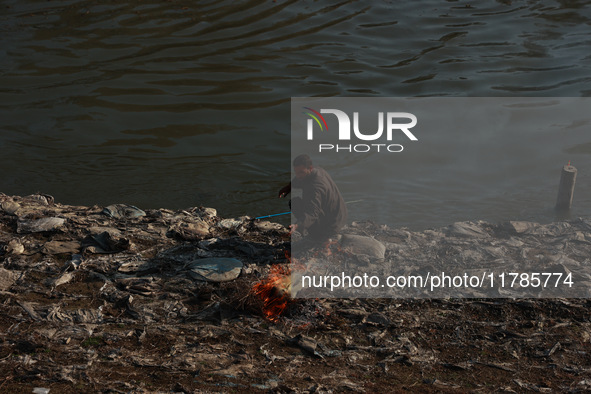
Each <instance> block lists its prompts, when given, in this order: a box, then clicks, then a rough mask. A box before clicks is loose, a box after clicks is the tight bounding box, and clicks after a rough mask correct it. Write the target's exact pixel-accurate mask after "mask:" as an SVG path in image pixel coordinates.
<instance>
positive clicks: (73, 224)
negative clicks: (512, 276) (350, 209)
mask: <svg viewBox="0 0 591 394" xmlns="http://www.w3.org/2000/svg"><path fill="white" fill-rule="evenodd" d="M368 236H370V238H372V239H374V240H375V241H376V243H373V244H372V245H367V244H365V246H366V248H365V249H363V248H361V247H360V246H359V245H361V244H360V243H359V242H358V241H359V239H360V238H356V237H365V238H367V237H368ZM356 242H357V243H356ZM351 245H357V248H355V247H353V248H352V247H350V246H351ZM290 248H291V244H290V239H289V231H288V230H287V229H286V228H285V227H284V226H282V225H280V224H277V223H272V222H267V221H253V220H250V218H247V217H243V218H237V219H227V218H220V217H218V216H217V212H216V211H215V209H212V208H203V207H195V208H189V209H185V210H178V211H173V210H168V209H157V210H145V211H144V210H141V209H139V208H137V207H134V206H130V205H125V204H114V205H111V206H108V207H99V206H93V207H84V206H69V205H62V204H59V203H57V202H55V201H54V199H53V198H52V197H51V196H48V195H43V194H36V195H32V196H26V197H18V196H7V195H4V194H1V193H0V262H1V263H2V265H1V266H0V391H2V392H33V390H35V389H37V391H38V392H47V390H49V392H50V393H53V392H56V393H58V392H59V393H62V392H63V393H69V392H71V393H74V392H80V391H84V392H107V391H111V392H132V391H133V392H170V391H174V392H186V393H189V392H229V391H237V392H296V393H304V392H306V393H311V392H317V393H318V392H331V391H332V392H340V391H355V392H388V391H392V390H393V388H394V389H399V390H406V391H416V390H419V391H425V392H435V391H449V390H456V391H457V390H460V391H464V390H472V391H484V392H486V391H490V390H491V388H493V387H494V388H495V389H496V388H499V389H500V390H504V391H509V392H511V391H514V392H520V391H542V392H545V391H560V392H562V391H570V392H585V391H588V390H590V389H591V383H590V382H591V368H590V366H589V354H591V321H590V317H589V313H588V311H589V307H590V306H591V304H590V303H589V301H587V300H586V299H568V300H567V299H540V300H536V299H513V300H509V299H483V298H475V299H465V300H458V299H448V300H434V299H423V300H419V299H406V300H404V299H372V298H366V299H362V298H358V299H354V298H314V297H310V298H292V297H291V293H292V292H294V290H298V289H299V288H301V286H302V285H301V283H296V282H294V283H292V282H291V277H292V274H293V273H294V272H295V273H297V272H298V271H300V270H302V269H303V266H305V269H306V270H308V271H309V272H321V271H320V270H321V269H322V267H321V264H316V262H318V261H322V260H323V259H324V260H326V261H328V262H330V263H336V262H339V261H343V262H345V263H347V264H349V263H350V262H351V263H355V264H357V265H361V266H364V267H371V266H373V265H375V266H378V267H380V266H397V267H399V268H398V269H399V270H401V271H402V270H404V269H408V267H411V266H413V264H417V262H425V261H428V262H431V264H432V265H436V264H443V265H445V264H448V265H451V264H456V265H461V264H464V263H466V262H468V261H471V260H475V259H476V260H477V259H481V260H482V261H492V260H494V261H497V260H499V261H500V260H503V261H505V260H511V259H518V258H522V259H526V260H527V261H531V262H532V263H536V262H540V263H551V264H553V266H554V267H563V268H565V269H566V268H567V267H568V268H569V269H570V270H571V271H572V272H573V273H574V274H576V273H577V272H578V271H579V270H583V269H584V268H585V267H586V266H587V265H588V262H589V260H588V258H589V256H590V255H591V222H589V221H588V220H584V219H580V220H574V221H570V222H560V223H553V224H549V225H542V224H537V223H525V222H509V223H505V224H502V225H493V224H489V223H485V222H465V223H455V224H453V225H450V226H449V227H447V228H442V229H436V230H426V231H422V232H413V231H410V230H408V229H390V228H387V227H386V226H377V225H374V224H372V223H354V224H352V225H351V226H349V227H347V228H346V229H345V232H344V234H343V237H342V239H340V240H339V241H338V243H335V244H333V245H330V246H329V248H328V250H320V251H315V252H310V255H309V256H307V257H306V259H302V260H297V259H295V260H297V262H296V261H295V260H294V261H290V259H288V258H287V257H286V256H285V252H286V251H289V250H290ZM329 252H330V253H329ZM361 252H363V253H361ZM313 253H320V255H316V256H315V255H314V254H313ZM368 256H369V257H368ZM298 264H299V265H298ZM314 264H316V265H314ZM435 268H437V267H435ZM314 270H317V271H314ZM583 284H584V285H586V284H585V283H583ZM308 290H309V289H308ZM308 290H306V289H301V293H298V296H299V295H300V294H303V295H306V291H308Z"/></svg>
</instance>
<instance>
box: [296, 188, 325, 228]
mask: <svg viewBox="0 0 591 394" xmlns="http://www.w3.org/2000/svg"><path fill="white" fill-rule="evenodd" d="M323 194H324V188H323V185H322V184H320V183H317V184H316V185H315V192H314V196H313V198H312V199H311V200H310V201H306V202H305V207H304V213H303V217H302V218H301V220H298V228H299V229H300V231H304V230H306V229H308V228H310V227H311V226H312V225H313V224H314V223H316V222H317V221H318V220H319V219H320V216H321V215H322V209H323V207H322V201H323Z"/></svg>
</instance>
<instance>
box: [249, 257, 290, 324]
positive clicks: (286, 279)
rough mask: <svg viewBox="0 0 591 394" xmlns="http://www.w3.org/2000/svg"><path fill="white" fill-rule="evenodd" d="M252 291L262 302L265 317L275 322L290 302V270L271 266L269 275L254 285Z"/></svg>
mask: <svg viewBox="0 0 591 394" xmlns="http://www.w3.org/2000/svg"><path fill="white" fill-rule="evenodd" d="M252 291H253V292H254V294H256V295H257V296H259V297H260V298H261V299H262V300H263V313H264V314H265V317H266V318H267V319H269V320H271V321H273V322H275V321H277V320H278V319H279V316H280V315H281V314H282V313H283V311H284V310H285V308H287V306H288V305H289V303H290V301H291V296H290V292H291V270H290V269H289V267H288V266H281V265H274V266H272V267H271V271H270V272H269V275H268V276H267V277H266V278H264V279H263V280H261V281H260V282H259V283H257V284H256V285H254V286H253V288H252Z"/></svg>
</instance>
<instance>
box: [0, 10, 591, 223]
mask: <svg viewBox="0 0 591 394" xmlns="http://www.w3.org/2000/svg"><path fill="white" fill-rule="evenodd" d="M0 9H2V12H0V15H1V16H0V119H1V121H0V146H1V147H2V155H1V156H0V157H1V162H0V163H1V165H2V169H3V171H2V176H1V177H0V191H2V192H4V193H7V194H28V193H33V192H35V191H42V192H45V193H50V194H53V195H54V196H55V197H56V200H57V201H60V202H63V203H70V204H85V205H92V204H95V203H96V204H108V203H114V202H128V203H132V204H136V205H138V206H140V207H143V208H154V207H168V208H185V207H189V206H195V205H207V206H214V207H217V208H218V210H219V211H220V212H221V213H222V214H223V215H227V216H234V215H242V214H248V215H251V216H256V215H262V214H266V213H274V212H282V211H284V206H283V203H284V201H279V200H277V199H276V198H275V195H276V191H277V190H278V189H279V188H280V187H281V186H282V185H283V184H284V183H285V182H286V181H287V180H288V178H289V176H290V175H289V171H290V168H289V164H290V148H289V143H290V137H289V118H290V114H289V102H290V97H306V96H376V97H378V96H402V97H404V96H575V97H578V96H589V95H591V55H590V54H591V51H590V50H589V49H590V47H591V45H590V44H591V5H590V4H589V2H587V1H566V0H563V1H505V0H499V1H479V2H468V1H440V0H437V1H435V0H432V1H421V2H389V1H375V2H362V1H282V0H277V1H241V2H235V1H191V2H183V1H176V0H172V1H153V0H143V1H93V2H88V1H46V0H43V1H22V0H21V1H2V2H0ZM590 140H591V138H587V137H580V138H579V139H578V140H576V141H570V142H569V143H570V145H569V146H568V147H565V148H561V149H560V150H559V151H558V152H556V156H555V157H553V158H552V159H555V160H557V161H559V162H557V163H556V167H557V169H558V170H557V171H558V172H559V169H560V167H561V166H562V165H563V164H565V163H563V161H564V160H566V158H567V157H568V159H569V160H573V162H576V161H578V162H579V163H583V164H585V166H586V165H587V164H589V162H590V159H589V158H590V156H591V148H590V146H591V141H590ZM461 154H462V152H461V150H458V155H461ZM424 160H431V158H430V157H428V156H427V157H425V158H424ZM433 160H434V161H433V165H434V166H436V165H437V162H436V158H433ZM505 160H511V159H510V158H506V159H505ZM586 168H590V166H586ZM584 169H585V168H581V166H580V165H579V171H580V174H579V184H582V185H585V184H586V183H589V177H588V176H587V175H586V174H585V171H584ZM434 176H435V175H434ZM438 176H440V175H438ZM557 177H558V176H557ZM434 179H435V178H434ZM437 180H438V181H441V182H445V179H439V178H437ZM542 181H543V179H530V178H527V179H519V178H518V179H517V180H514V182H518V183H519V184H520V185H523V190H526V191H527V190H530V192H529V194H528V192H524V193H525V195H524V196H523V197H524V200H525V201H528V200H531V199H533V198H534V197H535V198H537V199H538V200H539V194H540V192H541V190H543V191H544V192H546V191H547V192H548V193H551V194H552V195H551V196H550V197H549V198H548V201H549V203H548V204H546V203H545V202H540V204H538V205H539V206H540V212H541V211H544V210H545V209H546V208H547V206H548V207H549V206H551V205H552V204H553V202H554V201H553V200H554V198H555V195H554V194H555V191H554V190H553V188H554V186H555V184H557V182H558V179H552V180H550V181H549V182H550V183H548V184H543V185H540V182H542ZM550 185H551V186H550ZM491 187H495V188H499V187H500V188H501V189H498V192H497V193H496V194H495V195H498V194H501V195H502V193H503V191H502V185H500V184H498V183H497V184H495V183H493V184H491ZM540 188H541V189H540ZM479 189H480V188H470V187H469V185H467V187H466V190H463V191H462V193H470V195H471V196H472V197H471V198H473V199H479V198H488V196H489V194H490V193H488V194H487V192H486V187H484V191H483V190H479ZM550 189H552V190H550ZM580 190H583V191H584V192H581V191H580ZM588 190H589V189H588V188H587V189H585V188H584V187H583V188H582V189H577V193H578V194H576V198H578V204H579V205H578V206H579V207H585V209H586V207H589V206H591V203H590V202H589V198H588V197H587V195H588V194H587V191H588ZM479 193H480V194H479ZM426 194H428V191H426ZM457 195H458V191H457V190H455V191H454V190H450V191H449V195H447V196H446V195H442V196H440V198H439V199H434V198H432V197H425V196H423V194H419V195H415V196H404V198H414V199H416V200H413V201H414V203H416V204H418V205H419V206H425V207H429V208H430V209H429V210H428V211H429V212H426V213H425V215H426V216H425V217H423V218H419V217H417V216H416V215H417V214H416V212H415V213H413V214H412V215H411V214H410V213H409V214H408V215H407V214H405V213H401V216H400V223H401V224H405V225H412V224H413V223H415V222H417V221H418V222H420V223H421V224H423V225H424V224H426V223H427V222H430V223H433V224H434V225H435V224H439V223H440V221H441V223H443V224H445V223H447V222H448V221H449V220H451V219H454V220H455V219H458V220H459V219H476V218H486V219H490V220H506V219H508V218H507V217H505V216H508V215H513V213H514V212H521V211H520V207H522V206H523V205H524V201H505V200H499V199H495V198H496V197H495V198H493V199H492V200H491V204H490V206H489V207H485V208H483V210H471V209H468V210H466V213H465V216H466V217H462V214H461V210H460V212H458V207H457V206H454V207H450V206H449V205H450V204H449V203H446V202H449V201H450V200H453V198H455V197H453V196H457ZM576 201H577V199H576ZM585 204H587V205H585ZM499 205H500V206H503V207H505V208H506V207H512V208H513V209H509V210H508V211H509V212H507V210H499ZM546 205H547V206H546ZM500 211H503V212H504V213H502V214H501V213H499V212H500ZM433 212H437V213H438V215H437V218H433ZM586 212H587V211H577V212H575V213H576V214H578V215H584V214H586ZM540 214H541V215H542V216H544V215H545V216H548V212H547V211H544V212H543V213H540ZM525 216H527V217H529V218H532V219H539V217H538V216H537V213H536V211H534V212H527V214H526V215H525ZM511 218H513V217H511Z"/></svg>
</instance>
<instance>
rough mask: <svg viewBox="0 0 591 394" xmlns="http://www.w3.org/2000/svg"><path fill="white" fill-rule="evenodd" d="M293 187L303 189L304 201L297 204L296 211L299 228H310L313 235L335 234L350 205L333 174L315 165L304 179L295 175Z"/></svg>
mask: <svg viewBox="0 0 591 394" xmlns="http://www.w3.org/2000/svg"><path fill="white" fill-rule="evenodd" d="M291 186H292V187H293V188H298V189H302V200H301V206H298V205H300V202H298V203H297V204H294V206H293V213H294V216H295V217H296V219H297V220H298V230H300V231H301V232H302V233H303V232H304V230H308V233H309V234H310V235H312V236H321V237H322V236H331V235H333V234H335V233H337V232H338V231H339V230H340V229H341V228H342V227H343V226H344V225H345V222H346V220H347V206H346V205H345V201H344V200H343V197H342V196H341V193H340V191H339V189H338V187H337V185H336V184H335V183H334V181H333V180H332V178H331V177H330V175H328V173H327V172H326V171H325V170H323V169H322V168H314V169H313V170H312V172H311V173H310V174H309V175H308V176H307V177H306V178H305V179H303V180H299V179H297V178H294V179H293V180H292V183H291Z"/></svg>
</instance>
